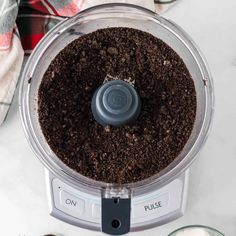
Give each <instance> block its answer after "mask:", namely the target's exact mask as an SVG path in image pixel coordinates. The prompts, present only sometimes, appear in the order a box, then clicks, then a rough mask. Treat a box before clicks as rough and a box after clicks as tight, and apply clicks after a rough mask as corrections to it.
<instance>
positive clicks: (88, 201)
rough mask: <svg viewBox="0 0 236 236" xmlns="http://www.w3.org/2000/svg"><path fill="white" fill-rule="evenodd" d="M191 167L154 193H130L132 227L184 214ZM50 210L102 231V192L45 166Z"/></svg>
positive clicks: (156, 222)
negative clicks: (84, 187) (82, 186)
mask: <svg viewBox="0 0 236 236" xmlns="http://www.w3.org/2000/svg"><path fill="white" fill-rule="evenodd" d="M188 179H189V170H187V171H185V172H184V173H182V174H181V175H180V176H179V177H177V178H176V179H175V180H173V181H172V182H170V183H169V184H167V185H165V186H163V187H162V188H160V189H157V190H154V191H153V192H151V193H148V194H146V195H141V196H137V197H136V196H132V197H131V227H130V231H139V230H143V229H146V228H150V227H155V226H159V225H163V224H165V223H168V222H170V221H172V220H174V219H177V218H179V217H180V216H182V215H183V214H184V211H185V207H186V201H187V190H188ZM46 183H47V190H48V191H47V193H48V200H49V209H50V214H51V215H52V216H54V217H56V218H58V219H60V220H62V221H64V222H67V223H69V224H73V225H76V226H79V227H82V228H87V229H90V230H97V231H101V196H94V195H90V194H88V193H85V192H83V191H82V190H80V189H78V188H77V187H76V186H75V185H73V184H71V183H66V182H65V181H64V180H62V179H59V178H58V177H55V176H54V175H53V174H52V173H51V172H49V171H48V170H47V169H46Z"/></svg>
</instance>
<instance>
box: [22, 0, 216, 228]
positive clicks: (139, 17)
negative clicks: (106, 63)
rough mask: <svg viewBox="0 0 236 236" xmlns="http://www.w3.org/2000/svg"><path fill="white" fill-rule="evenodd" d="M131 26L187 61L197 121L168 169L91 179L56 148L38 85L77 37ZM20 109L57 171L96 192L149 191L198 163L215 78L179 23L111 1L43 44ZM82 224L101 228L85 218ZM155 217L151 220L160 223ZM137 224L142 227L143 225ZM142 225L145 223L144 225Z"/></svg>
mask: <svg viewBox="0 0 236 236" xmlns="http://www.w3.org/2000/svg"><path fill="white" fill-rule="evenodd" d="M108 27H130V28H134V29H138V30H142V31H145V32H148V33H150V34H152V35H154V36H155V37H157V38H159V39H161V40H163V41H164V42H165V43H166V44H167V45H169V46H170V47H171V48H172V49H173V50H175V51H176V52H177V53H178V55H179V56H180V57H181V58H182V60H183V61H184V63H185V65H186V67H187V68H188V70H189V72H190V74H191V76H192V78H193V81H194V85H195V90H196V98H197V110H196V119H195V123H194V127H193V130H192V133H191V136H190V137H189V140H188V142H187V143H186V145H185V146H184V148H183V150H182V151H181V153H180V154H179V156H178V157H177V158H176V159H175V160H174V161H173V162H172V163H171V164H170V165H169V166H168V167H167V168H165V169H164V170H162V171H161V172H160V173H158V174H157V175H154V176H152V177H150V178H148V179H145V180H143V181H139V182H135V183H129V184H124V185H117V184H113V183H105V182H99V181H95V180H93V179H89V178H87V177H85V176H82V175H81V174H79V173H77V172H76V171H74V170H72V169H70V168H69V167H67V166H66V165H65V164H64V163H63V162H62V161H61V160H59V158H57V156H56V155H55V154H54V153H53V151H52V150H51V149H50V147H49V145H48V144H47V142H46V140H45V138H44V136H43V133H42V131H41V128H40V124H39V119H38V112H37V111H38V89H39V86H40V83H41V80H42V78H43V75H44V73H45V71H46V70H47V68H48V66H49V65H50V62H51V61H52V60H53V59H54V58H55V56H56V55H57V54H58V53H59V52H60V51H61V50H62V49H63V48H65V47H66V46H67V45H68V44H69V43H71V42H72V41H73V40H75V39H77V38H79V37H81V36H82V35H85V34H88V33H91V32H93V31H95V30H97V29H102V28H108ZM19 103H20V114H21V119H22V123H23V127H24V130H25V134H26V137H27V139H28V141H29V143H30V145H31V147H32V149H33V151H34V152H35V154H36V156H37V157H38V158H39V160H40V161H41V162H42V163H43V164H44V166H45V167H46V168H47V169H48V170H49V171H50V172H51V173H53V174H54V175H55V176H57V177H58V178H60V179H63V180H64V181H65V182H67V183H68V184H73V185H74V186H76V187H77V188H78V189H80V190H81V191H83V192H85V193H87V194H89V196H91V197H93V196H96V197H100V198H101V197H102V196H110V195H112V194H113V193H114V194H116V195H117V196H119V197H121V198H122V196H123V197H127V195H128V197H130V196H131V197H136V196H145V195H146V194H147V193H151V192H153V191H154V190H156V189H159V188H161V187H162V186H164V185H166V184H167V183H169V182H171V181H172V180H174V179H175V178H176V177H177V176H179V175H180V174H181V173H183V172H184V171H185V170H186V169H187V168H188V167H189V166H190V164H191V163H192V161H193V160H194V158H195V156H196V154H197V153H198V151H199V150H200V148H201V147H202V144H203V143H204V141H205V140H206V138H207V135H208V131H209V128H210V124H211V121H212V114H213V87H212V79H211V75H210V73H209V70H208V68H207V66H206V63H205V61H204V59H203V57H202V55H201V54H200V52H199V50H198V48H197V47H196V46H195V44H194V43H193V41H192V40H191V38H190V37H189V36H188V35H187V34H186V33H185V32H184V31H183V30H182V29H181V28H180V27H179V26H177V25H176V24H175V23H173V22H171V21H170V20H166V19H164V18H163V17H160V16H159V15H157V14H156V13H154V12H152V11H150V10H147V9H145V8H142V7H139V6H135V5H129V4H105V5H99V6H96V7H92V8H89V9H87V10H84V11H82V12H81V13H79V14H77V15H76V16H74V17H72V18H70V19H65V20H63V21H62V22H60V23H59V24H58V25H57V26H56V27H54V28H53V29H52V30H51V31H50V32H49V33H48V34H47V35H46V36H45V37H44V38H43V39H42V40H41V41H40V42H39V44H38V45H37V47H36V48H35V49H34V51H33V53H32V54H31V56H30V57H29V59H28V62H27V64H26V66H25V68H24V71H23V73H22V78H21V84H20V95H19ZM81 225H82V227H87V228H93V229H98V228H99V226H98V225H93V226H91V224H90V223H89V222H83V223H82V224H81ZM154 225H155V224H154V222H150V224H149V225H148V224H146V226H147V227H151V226H154ZM135 227H136V226H133V227H131V228H132V230H135V229H140V227H139V226H137V227H136V228H135ZM141 228H142V227H141Z"/></svg>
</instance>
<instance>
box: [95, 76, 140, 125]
mask: <svg viewBox="0 0 236 236" xmlns="http://www.w3.org/2000/svg"><path fill="white" fill-rule="evenodd" d="M140 108H141V102H140V98H139V96H138V94H137V92H136V90H135V89H134V88H133V86H131V85H130V84H128V83H127V82H124V81H122V80H113V81H109V82H107V83H105V84H103V85H102V86H101V87H99V88H98V89H97V90H96V92H95V93H94V95H93V99H92V112H93V116H94V118H95V120H96V121H97V122H98V123H100V124H102V125H112V126H117V127H119V126H122V125H125V124H127V123H131V122H134V121H135V120H136V119H137V117H138V115H139V113H140Z"/></svg>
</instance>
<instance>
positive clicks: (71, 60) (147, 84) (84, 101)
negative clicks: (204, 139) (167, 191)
mask: <svg viewBox="0 0 236 236" xmlns="http://www.w3.org/2000/svg"><path fill="white" fill-rule="evenodd" d="M107 77H109V78H111V77H112V78H118V79H121V80H129V79H131V80H132V81H133V82H134V86H135V88H136V90H137V92H138V93H139V95H140V97H141V101H142V110H141V114H140V116H139V118H138V120H137V121H136V122H135V123H134V124H132V125H127V126H125V127H121V128H114V127H111V126H106V127H103V126H101V125H99V124H98V123H97V122H96V121H95V120H94V118H93V115H92V113H91V108H90V106H91V99H92V96H93V93H94V92H95V90H96V89H97V88H98V87H99V86H100V85H101V84H102V83H103V82H104V80H105V78H107ZM38 105H39V108H38V112H39V121H40V124H41V128H42V132H43V134H44V136H45V138H46V140H47V142H48V144H49V145H50V147H51V149H52V150H53V151H54V153H55V154H56V155H57V156H58V158H60V159H61V160H62V161H63V162H64V163H65V164H66V165H68V166H69V167H70V168H72V169H74V170H76V171H78V172H79V173H81V174H82V175H84V176H87V177H89V178H93V179H95V180H99V181H104V182H112V183H130V182H136V181H139V180H143V179H145V178H148V177H150V176H152V175H154V174H157V173H158V172H160V171H161V170H163V169H164V168H166V167H167V166H168V165H169V164H170V163H171V162H172V161H173V160H174V159H175V158H176V157H177V156H178V154H179V153H180V152H181V150H182V149H183V147H184V145H185V144H186V142H187V140H188V138H189V136H190V134H191V131H192V127H193V124H194V120H195V114H196V93H195V87H194V83H193V80H192V78H191V75H190V74H189V71H188V69H187V68H186V66H185V64H184V62H183V61H182V59H181V58H180V57H179V56H178V55H177V54H176V53H175V52H174V51H173V49H171V48H170V47H169V46H167V45H166V44H165V43H164V42H163V41H161V40H160V39H158V38H156V37H154V36H152V35H151V34H148V33H145V32H142V31H138V30H135V29H129V28H110V29H101V30H98V31H95V32H93V33H91V34H87V35H84V36H82V37H80V38H78V39H77V40H75V41H73V42H72V43H71V44H69V45H68V46H67V47H66V48H64V49H63V50H62V51H61V52H60V53H59V54H58V55H57V57H56V58H55V59H54V60H53V61H52V62H51V64H50V66H49V68H48V69H47V71H46V73H45V74H44V77H43V80H42V83H41V85H40V89H39V102H38Z"/></svg>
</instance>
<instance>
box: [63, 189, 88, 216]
mask: <svg viewBox="0 0 236 236" xmlns="http://www.w3.org/2000/svg"><path fill="white" fill-rule="evenodd" d="M60 202H61V205H63V206H64V207H66V208H67V209H71V210H73V211H76V212H79V213H83V212H84V207H85V201H84V200H83V199H81V198H78V197H75V196H74V195H72V194H70V193H68V192H66V191H61V192H60Z"/></svg>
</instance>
